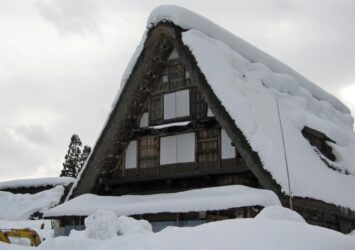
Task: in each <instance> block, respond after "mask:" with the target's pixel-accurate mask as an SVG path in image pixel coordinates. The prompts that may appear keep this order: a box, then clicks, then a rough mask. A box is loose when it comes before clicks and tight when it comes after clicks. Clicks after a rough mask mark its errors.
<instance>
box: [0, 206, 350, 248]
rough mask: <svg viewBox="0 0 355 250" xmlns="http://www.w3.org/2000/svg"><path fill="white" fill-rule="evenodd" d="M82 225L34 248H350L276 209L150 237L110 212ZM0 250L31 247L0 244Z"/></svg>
mask: <svg viewBox="0 0 355 250" xmlns="http://www.w3.org/2000/svg"><path fill="white" fill-rule="evenodd" d="M85 223H86V226H87V229H86V231H82V232H73V233H71V235H70V236H68V237H57V238H52V239H48V240H46V241H45V242H43V243H42V244H41V245H40V246H39V247H38V248H37V249H42V250H57V249H58V250H59V249H60V250H62V249H66V250H74V249H75V250H77V249H85V250H94V249H95V250H106V249H127V250H128V249H132V250H133V249H146V250H149V249H152V250H153V249H154V250H157V249H164V250H181V249H184V250H189V249H191V250H192V249H194V250H198V249H203V250H206V249H213V250H215V249H225V250H228V249H241V250H242V249H248V250H253V249H255V250H256V249H258V250H260V249H264V250H265V249H270V250H278V249H280V250H281V249H282V250H284V249H288V250H296V249H297V250H300V249H302V250H303V249H312V250H313V249H322V250H327V249H329V250H334V249H337V250H353V249H355V237H354V235H343V234H341V233H339V232H336V231H333V230H329V229H325V228H322V227H317V226H311V225H309V224H307V223H305V222H304V221H303V219H302V218H300V216H299V215H297V214H296V213H295V212H292V211H290V210H288V209H285V208H280V207H278V206H277V207H269V208H266V211H264V213H263V214H262V215H261V216H259V217H257V218H255V219H232V220H225V221H219V222H211V223H207V224H204V225H201V226H196V227H192V228H178V227H168V228H166V229H164V230H162V231H161V232H159V233H152V232H151V227H150V225H149V223H147V222H146V221H142V220H140V221H137V220H134V219H132V218H129V217H124V216H122V217H116V216H115V214H114V213H113V212H105V211H99V212H97V213H95V214H94V215H91V216H90V217H89V218H88V219H87V220H86V221H85ZM0 249H9V250H11V249H13V250H29V249H30V248H28V247H23V246H15V245H7V244H1V243H0Z"/></svg>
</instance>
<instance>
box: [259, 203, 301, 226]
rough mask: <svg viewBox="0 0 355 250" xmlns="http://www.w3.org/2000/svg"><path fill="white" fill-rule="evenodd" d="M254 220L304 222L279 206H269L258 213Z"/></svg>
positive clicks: (296, 214)
mask: <svg viewBox="0 0 355 250" xmlns="http://www.w3.org/2000/svg"><path fill="white" fill-rule="evenodd" d="M255 218H256V219H272V220H289V221H297V222H304V223H306V221H305V220H304V219H303V217H302V216H301V215H300V214H298V213H297V212H295V211H292V210H291V209H288V208H285V207H280V206H270V207H266V208H264V209H263V210H261V211H260V213H259V214H258V215H257V216H256V217H255Z"/></svg>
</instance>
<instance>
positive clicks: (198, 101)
mask: <svg viewBox="0 0 355 250" xmlns="http://www.w3.org/2000/svg"><path fill="white" fill-rule="evenodd" d="M191 110H192V117H193V118H194V119H200V118H204V117H206V113H207V104H206V102H205V100H204V98H203V96H202V94H201V92H200V91H199V90H198V89H197V88H191Z"/></svg>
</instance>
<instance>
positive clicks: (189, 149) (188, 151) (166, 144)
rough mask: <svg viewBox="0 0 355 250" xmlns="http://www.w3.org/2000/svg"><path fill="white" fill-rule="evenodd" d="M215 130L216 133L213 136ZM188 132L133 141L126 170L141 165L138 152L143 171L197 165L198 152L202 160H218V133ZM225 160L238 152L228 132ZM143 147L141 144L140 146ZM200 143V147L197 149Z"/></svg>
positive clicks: (224, 141)
mask: <svg viewBox="0 0 355 250" xmlns="http://www.w3.org/2000/svg"><path fill="white" fill-rule="evenodd" d="M211 131H212V133H211ZM211 131H201V132H197V142H196V134H195V133H185V134H179V135H172V136H164V137H160V138H159V137H142V138H140V140H139V143H138V142H137V140H134V141H131V142H130V143H129V145H128V147H127V149H126V153H125V168H126V169H130V168H136V167H137V166H138V152H139V165H140V168H148V167H155V166H158V165H159V164H160V165H166V164H175V163H187V162H195V161H196V159H195V155H196V154H195V152H196V150H197V152H198V154H197V155H198V159H197V160H198V161H199V162H206V161H217V159H218V158H217V156H218V151H219V150H218V133H219V132H218V131H219V130H211ZM220 138H221V158H222V159H230V158H235V157H236V150H235V148H234V147H233V146H232V142H231V140H230V138H229V137H228V135H227V134H226V132H225V131H224V130H223V129H222V130H221V137H220ZM138 144H139V145H138ZM196 144H197V147H196Z"/></svg>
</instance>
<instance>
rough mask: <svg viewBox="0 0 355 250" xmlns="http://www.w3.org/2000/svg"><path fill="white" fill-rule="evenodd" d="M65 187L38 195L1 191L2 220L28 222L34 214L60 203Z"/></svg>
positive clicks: (0, 218) (0, 209) (0, 207)
mask: <svg viewBox="0 0 355 250" xmlns="http://www.w3.org/2000/svg"><path fill="white" fill-rule="evenodd" d="M63 193H64V187H63V186H57V187H55V188H52V189H49V190H45V191H42V192H39V193H36V194H13V193H10V192H3V191H0V211H1V213H0V220H14V221H17V220H26V219H28V218H29V217H30V216H31V215H32V214H33V213H35V212H40V213H43V212H44V211H46V210H47V209H49V208H51V207H54V206H55V205H57V204H58V203H59V202H60V199H61V198H62V196H63Z"/></svg>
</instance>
